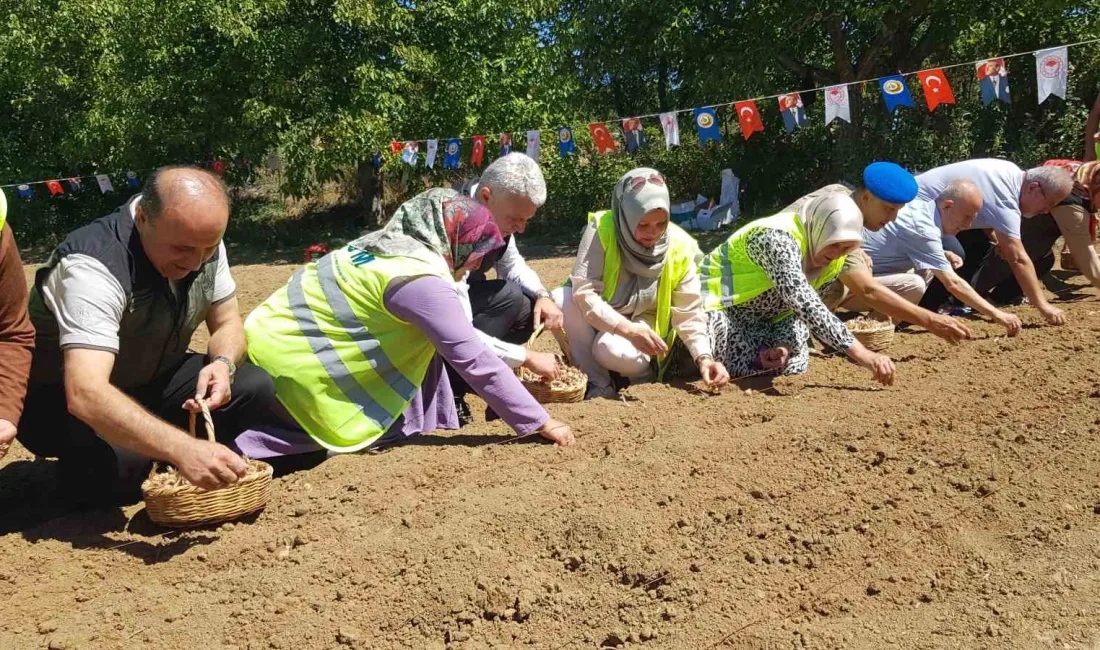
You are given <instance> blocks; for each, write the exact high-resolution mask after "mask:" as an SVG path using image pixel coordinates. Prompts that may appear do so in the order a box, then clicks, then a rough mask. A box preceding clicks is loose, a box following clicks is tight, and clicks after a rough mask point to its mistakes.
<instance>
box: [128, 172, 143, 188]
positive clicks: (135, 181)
mask: <svg viewBox="0 0 1100 650" xmlns="http://www.w3.org/2000/svg"><path fill="white" fill-rule="evenodd" d="M126 187H129V188H131V189H135V190H136V189H137V188H139V187H141V179H140V178H138V175H137V172H126Z"/></svg>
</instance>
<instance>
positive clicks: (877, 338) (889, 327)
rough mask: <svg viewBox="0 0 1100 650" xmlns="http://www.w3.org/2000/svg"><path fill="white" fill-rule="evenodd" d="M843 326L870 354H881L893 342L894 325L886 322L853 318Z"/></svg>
mask: <svg viewBox="0 0 1100 650" xmlns="http://www.w3.org/2000/svg"><path fill="white" fill-rule="evenodd" d="M844 326H845V327H847V328H848V331H849V332H851V333H852V335H853V336H855V337H856V340H857V341H859V342H860V343H862V344H863V347H865V348H867V349H868V350H870V351H872V352H881V351H883V350H885V349H886V348H888V347H890V344H891V343H893V342H894V324H893V323H892V322H890V321H888V320H886V321H877V320H873V319H868V318H855V319H853V320H850V321H848V322H846V323H844Z"/></svg>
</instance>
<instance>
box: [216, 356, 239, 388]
mask: <svg viewBox="0 0 1100 650" xmlns="http://www.w3.org/2000/svg"><path fill="white" fill-rule="evenodd" d="M215 361H221V362H222V363H224V364H225V365H227V366H229V381H230V383H232V382H233V378H234V377H236V376H237V364H235V363H233V360H232V359H230V358H229V357H227V356H224V355H221V354H219V355H218V356H216V357H214V358H213V359H211V360H210V363H214V362H215Z"/></svg>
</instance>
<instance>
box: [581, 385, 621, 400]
mask: <svg viewBox="0 0 1100 650" xmlns="http://www.w3.org/2000/svg"><path fill="white" fill-rule="evenodd" d="M601 397H602V398H604V399H616V398H618V397H619V391H617V390H615V387H614V386H596V385H594V384H589V385H588V388H587V389H585V391H584V399H586V400H590V399H598V398H601Z"/></svg>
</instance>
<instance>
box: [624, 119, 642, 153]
mask: <svg viewBox="0 0 1100 650" xmlns="http://www.w3.org/2000/svg"><path fill="white" fill-rule="evenodd" d="M623 139H624V140H626V150H627V151H634V150H635V149H637V148H639V147H644V146H645V131H643V130H642V120H641V118H637V117H631V118H629V119H625V120H623Z"/></svg>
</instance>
